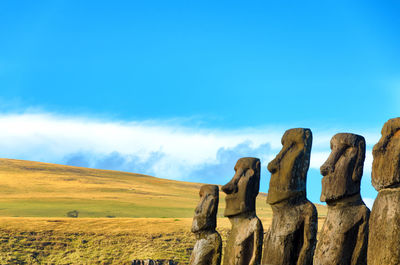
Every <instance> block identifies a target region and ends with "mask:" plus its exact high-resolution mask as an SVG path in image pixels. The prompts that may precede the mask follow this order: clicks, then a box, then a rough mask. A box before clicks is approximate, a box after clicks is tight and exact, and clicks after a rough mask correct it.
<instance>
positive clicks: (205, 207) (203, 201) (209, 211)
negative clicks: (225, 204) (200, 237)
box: [192, 185, 219, 233]
mask: <svg viewBox="0 0 400 265" xmlns="http://www.w3.org/2000/svg"><path fill="white" fill-rule="evenodd" d="M199 195H200V201H199V203H198V205H197V207H196V209H195V211H194V217H193V223H192V232H193V233H197V232H201V231H214V230H215V228H216V226H217V211H218V202H219V189H218V186H217V185H203V186H201V188H200V191H199Z"/></svg>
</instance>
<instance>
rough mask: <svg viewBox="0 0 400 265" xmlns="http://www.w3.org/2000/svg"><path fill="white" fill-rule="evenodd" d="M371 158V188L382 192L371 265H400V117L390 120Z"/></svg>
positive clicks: (373, 224) (375, 211)
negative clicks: (372, 158)
mask: <svg viewBox="0 0 400 265" xmlns="http://www.w3.org/2000/svg"><path fill="white" fill-rule="evenodd" d="M381 133H382V137H381V139H380V140H379V142H378V143H377V144H376V145H375V146H374V148H373V151H372V155H373V157H374V160H373V163H372V185H373V186H374V188H375V189H376V190H377V191H378V192H379V193H378V196H377V198H376V200H375V202H374V206H373V207H372V211H371V216H370V219H369V223H370V225H369V241H368V253H367V256H368V257H367V262H368V264H369V265H381V264H385V265H392V264H393V265H394V264H396V265H397V264H400V118H395V119H391V120H388V121H387V122H386V123H385V125H383V128H382V132H381Z"/></svg>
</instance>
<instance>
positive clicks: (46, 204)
mask: <svg viewBox="0 0 400 265" xmlns="http://www.w3.org/2000/svg"><path fill="white" fill-rule="evenodd" d="M232 174H233V172H232ZM201 185H202V184H199V183H189V182H181V181H173V180H166V179H159V178H155V177H150V176H145V175H140V174H132V173H125V172H118V171H109V170H97V169H88V168H79V167H71V166H63V165H55V164H48V163H39V162H31V161H22V160H12V159H0V264H130V261H131V260H132V259H134V258H143V259H144V258H152V259H173V260H176V261H179V262H180V263H181V264H186V263H187V261H188V259H189V256H190V254H191V251H192V248H193V245H194V242H195V238H194V236H193V234H192V233H190V226H191V222H192V219H191V218H192V216H193V211H194V208H195V206H196V205H197V202H198V191H199V188H200V186H201ZM220 196H221V198H220V205H219V212H218V217H219V218H218V228H217V229H218V231H219V232H220V233H221V235H222V237H223V240H225V239H226V235H227V232H228V231H229V228H230V223H229V221H228V219H227V218H224V217H222V215H223V209H224V207H225V198H224V193H223V192H221V193H220ZM265 200H266V194H264V193H260V194H259V196H258V199H257V215H258V216H259V217H260V219H261V220H262V222H263V226H264V229H265V230H266V229H268V227H269V225H270V223H271V217H272V211H271V209H270V207H269V206H267V204H266V202H265ZM317 208H318V212H319V216H320V220H319V227H321V225H322V224H323V221H324V217H325V216H326V208H325V207H324V206H320V205H317ZM73 210H77V211H78V212H79V218H66V215H67V212H69V211H73ZM110 217H113V218H110ZM114 217H115V218H114ZM121 217H125V218H121ZM126 217H130V218H126Z"/></svg>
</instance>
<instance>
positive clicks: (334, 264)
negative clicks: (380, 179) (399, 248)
mask: <svg viewBox="0 0 400 265" xmlns="http://www.w3.org/2000/svg"><path fill="white" fill-rule="evenodd" d="M331 149H332V152H331V154H330V156H329V157H328V159H327V160H326V162H325V163H324V164H323V165H322V166H321V174H322V175H323V176H324V177H323V178H322V193H321V201H323V202H326V203H327V205H328V214H327V217H326V220H325V223H324V225H323V227H322V230H321V232H320V235H319V239H318V242H317V247H316V249H315V254H314V265H326V264H329V265H350V264H351V265H361V264H367V245H368V219H369V214H370V211H369V209H368V208H367V207H366V206H365V204H364V202H363V201H362V199H361V195H360V181H361V177H362V174H363V167H364V160H365V139H364V137H362V136H360V135H356V134H351V133H338V134H336V135H335V136H333V137H332V139H331Z"/></svg>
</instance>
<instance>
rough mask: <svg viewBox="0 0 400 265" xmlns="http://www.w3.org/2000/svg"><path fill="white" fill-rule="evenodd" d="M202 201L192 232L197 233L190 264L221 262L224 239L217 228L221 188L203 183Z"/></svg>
mask: <svg viewBox="0 0 400 265" xmlns="http://www.w3.org/2000/svg"><path fill="white" fill-rule="evenodd" d="M199 195H200V201H199V203H198V205H197V207H196V209H195V215H194V217H193V223H192V232H193V233H195V235H196V239H197V241H196V243H195V245H194V248H193V252H192V255H191V256H190V261H189V264H190V265H219V264H221V253H222V239H221V236H220V235H219V233H218V232H217V231H215V228H216V226H217V211H218V202H219V189H218V186H216V185H203V186H201V188H200V192H199Z"/></svg>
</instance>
